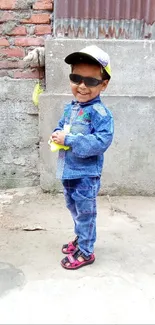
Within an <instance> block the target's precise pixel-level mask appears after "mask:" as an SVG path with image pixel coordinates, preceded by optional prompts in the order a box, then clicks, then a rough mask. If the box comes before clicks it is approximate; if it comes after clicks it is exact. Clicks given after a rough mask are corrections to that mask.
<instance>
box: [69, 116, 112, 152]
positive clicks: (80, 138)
mask: <svg viewBox="0 0 155 325" xmlns="http://www.w3.org/2000/svg"><path fill="white" fill-rule="evenodd" d="M92 126H93V131H92V133H91V134H87V135H83V134H81V133H78V134H76V135H74V134H68V135H66V137H65V145H67V146H70V147H71V148H72V152H73V154H74V155H75V156H77V157H79V158H87V157H90V156H96V155H100V154H103V153H104V152H105V151H106V150H107V149H108V147H109V146H110V144H111V142H112V139H113V133H114V121H113V117H112V115H111V113H110V112H109V114H100V112H98V111H95V110H94V113H93V114H92Z"/></svg>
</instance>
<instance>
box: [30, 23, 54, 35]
mask: <svg viewBox="0 0 155 325" xmlns="http://www.w3.org/2000/svg"><path fill="white" fill-rule="evenodd" d="M34 33H35V34H36V35H45V34H51V26H50V25H38V26H36V27H35V31H34Z"/></svg>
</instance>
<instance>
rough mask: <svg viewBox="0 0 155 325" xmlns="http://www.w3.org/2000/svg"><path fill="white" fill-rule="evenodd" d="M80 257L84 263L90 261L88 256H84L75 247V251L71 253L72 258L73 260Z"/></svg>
mask: <svg viewBox="0 0 155 325" xmlns="http://www.w3.org/2000/svg"><path fill="white" fill-rule="evenodd" d="M79 256H81V257H82V258H83V259H84V260H85V261H88V260H89V259H90V256H86V255H85V254H84V253H83V252H81V250H80V249H79V248H78V247H77V248H76V249H75V251H74V252H73V253H72V257H74V259H75V260H77V259H78V257H79Z"/></svg>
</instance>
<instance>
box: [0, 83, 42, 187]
mask: <svg viewBox="0 0 155 325" xmlns="http://www.w3.org/2000/svg"><path fill="white" fill-rule="evenodd" d="M0 87H1V88H0V93H1V99H0V107H1V109H0V142H1V146H0V147H1V150H0V188H13V187H25V186H34V185H38V183H39V131H38V116H37V113H35V111H33V107H34V105H33V103H32V92H33V87H34V81H33V82H32V81H29V80H28V81H27V80H25V81H23V80H18V81H17V80H9V79H5V80H3V81H2V80H1V79H0ZM34 110H35V108H34Z"/></svg>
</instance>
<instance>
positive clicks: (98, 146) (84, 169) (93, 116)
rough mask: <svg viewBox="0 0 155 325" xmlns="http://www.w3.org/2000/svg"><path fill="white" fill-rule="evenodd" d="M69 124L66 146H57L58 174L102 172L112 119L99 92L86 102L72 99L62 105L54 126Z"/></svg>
mask: <svg viewBox="0 0 155 325" xmlns="http://www.w3.org/2000/svg"><path fill="white" fill-rule="evenodd" d="M66 124H70V126H71V128H70V133H69V134H67V135H66V137H65V145H66V146H69V147H70V149H69V150H66V151H65V150H63V149H62V150H60V151H59V157H58V166H57V177H58V178H61V179H76V178H82V177H84V176H87V177H95V176H99V177H100V176H101V172H102V168H103V162H104V152H105V151H106V150H107V149H108V147H109V146H110V144H111V142H112V139H113V133H114V121H113V116H112V114H111V112H110V111H109V110H108V109H107V108H106V107H105V106H104V105H103V103H102V102H101V99H100V97H99V96H97V97H96V98H94V99H93V100H91V101H89V102H86V103H79V102H77V101H72V102H71V103H70V104H67V105H66V106H65V108H64V114H63V116H62V118H61V119H60V121H59V123H58V126H57V127H56V129H55V130H54V131H56V130H63V128H64V125H66Z"/></svg>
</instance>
